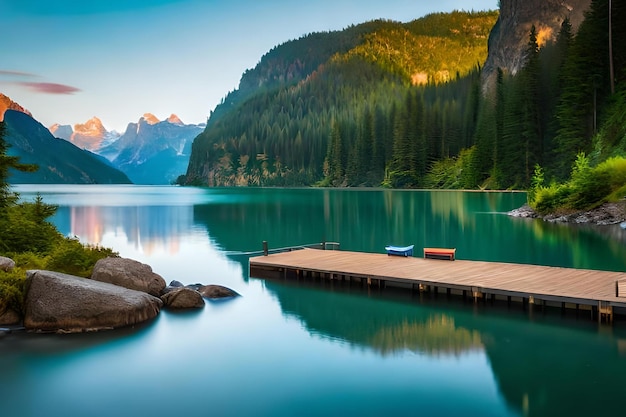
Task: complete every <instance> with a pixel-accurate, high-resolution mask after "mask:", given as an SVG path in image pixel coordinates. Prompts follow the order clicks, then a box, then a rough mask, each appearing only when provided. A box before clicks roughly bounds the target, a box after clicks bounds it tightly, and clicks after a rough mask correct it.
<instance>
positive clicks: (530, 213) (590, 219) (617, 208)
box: [507, 201, 626, 226]
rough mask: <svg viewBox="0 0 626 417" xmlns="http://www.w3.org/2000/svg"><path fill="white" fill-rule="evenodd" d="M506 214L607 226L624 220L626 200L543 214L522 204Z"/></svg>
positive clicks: (554, 221) (625, 219)
mask: <svg viewBox="0 0 626 417" xmlns="http://www.w3.org/2000/svg"><path fill="white" fill-rule="evenodd" d="M507 214H508V215H509V216H513V217H525V218H541V219H543V220H544V221H546V222H550V223H575V224H594V225H598V226H607V225H613V224H619V223H621V222H623V221H626V202H624V201H620V202H616V203H604V204H602V205H600V206H599V207H597V208H595V209H593V210H589V211H578V212H571V213H561V212H557V213H549V214H546V215H543V216H542V215H539V214H537V213H536V212H535V211H534V210H533V209H532V208H530V207H529V206H528V205H524V206H522V207H520V208H518V209H515V210H511V211H509V212H508V213H507Z"/></svg>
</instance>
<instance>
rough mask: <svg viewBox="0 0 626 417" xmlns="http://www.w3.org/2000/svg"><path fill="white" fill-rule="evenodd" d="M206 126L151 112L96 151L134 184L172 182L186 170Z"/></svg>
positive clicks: (129, 125)
mask: <svg viewBox="0 0 626 417" xmlns="http://www.w3.org/2000/svg"><path fill="white" fill-rule="evenodd" d="M203 129H204V125H186V124H184V123H183V122H182V121H181V120H180V118H178V116H176V115H174V114H172V115H171V116H170V117H168V118H167V119H166V120H162V121H160V120H159V119H158V118H156V117H155V116H154V115H153V114H151V113H146V114H144V115H143V116H142V117H141V118H139V120H138V121H137V123H129V124H128V126H127V127H126V131H125V132H124V133H123V134H122V135H121V136H120V137H119V139H118V140H116V141H115V142H113V143H111V144H109V145H106V146H103V147H101V148H100V149H99V150H98V151H97V152H96V153H98V154H100V155H102V156H104V157H105V158H107V159H108V160H109V161H111V163H112V164H113V166H115V167H116V168H118V169H119V170H121V171H122V172H124V173H125V174H126V175H128V177H129V178H130V179H131V181H133V182H134V183H135V184H171V183H172V182H173V181H174V180H175V179H176V178H177V177H178V176H179V175H181V174H184V173H185V172H186V171H187V165H188V163H189V156H190V155H191V144H192V143H193V140H194V139H195V137H196V136H198V135H199V134H200V133H201V132H202V130H203Z"/></svg>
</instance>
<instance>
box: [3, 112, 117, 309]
mask: <svg viewBox="0 0 626 417" xmlns="http://www.w3.org/2000/svg"><path fill="white" fill-rule="evenodd" d="M1 128H2V123H0V230H1V231H2V233H0V254H1V255H3V256H8V257H10V258H12V259H13V260H14V261H15V263H16V267H15V268H14V269H13V271H11V272H4V271H0V312H2V311H4V310H5V309H6V308H7V307H8V308H11V309H13V310H15V311H16V312H18V313H19V312H22V309H23V302H24V291H25V280H26V271H27V270H30V269H50V270H54V271H58V272H65V273H68V274H73V275H77V276H82V277H89V276H90V275H91V272H92V269H93V266H94V265H95V263H96V261H97V260H98V259H101V258H105V257H107V256H117V253H115V252H113V251H112V250H111V249H107V248H101V247H99V246H84V245H82V244H81V243H80V242H79V241H78V240H76V239H69V238H64V237H63V236H61V234H60V233H59V232H58V230H57V229H56V228H55V227H54V226H53V225H52V224H51V223H49V222H48V221H47V219H48V218H49V217H50V216H52V215H53V214H54V213H55V212H56V210H57V207H56V206H53V205H50V204H46V203H44V201H43V199H42V198H41V196H40V195H37V197H36V198H35V201H33V202H20V203H18V202H17V197H18V196H17V195H15V194H12V193H11V192H10V191H9V187H8V183H7V175H8V169H9V168H19V167H20V164H19V161H18V160H17V159H12V158H9V157H7V156H6V150H7V147H6V146H5V142H4V139H3V136H2V134H3V130H2V129H1Z"/></svg>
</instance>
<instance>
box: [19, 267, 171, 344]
mask: <svg viewBox="0 0 626 417" xmlns="http://www.w3.org/2000/svg"><path fill="white" fill-rule="evenodd" d="M25 298H26V299H25V303H24V310H25V314H24V327H25V328H26V329H28V330H35V331H46V332H59V333H65V332H83V331H93V330H105V329H114V328H118V327H124V326H129V325H133V324H138V323H141V322H144V321H146V320H149V319H152V318H154V317H155V316H156V315H157V314H158V313H159V311H160V310H161V306H162V305H163V302H162V301H161V300H160V299H159V298H157V297H153V296H151V295H149V294H146V293H145V292H141V291H135V290H131V289H127V288H123V287H120V286H117V285H113V284H109V283H105V282H99V281H94V280H90V279H86V278H79V277H75V276H72V275H67V274H62V273H59V272H51V271H39V270H37V271H28V272H27V273H26V297H25Z"/></svg>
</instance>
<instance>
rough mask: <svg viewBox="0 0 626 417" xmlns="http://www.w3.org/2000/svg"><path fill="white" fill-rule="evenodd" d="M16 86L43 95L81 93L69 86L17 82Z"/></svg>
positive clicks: (78, 89)
mask: <svg viewBox="0 0 626 417" xmlns="http://www.w3.org/2000/svg"><path fill="white" fill-rule="evenodd" d="M16 84H19V85H22V86H24V87H28V88H30V89H31V90H33V91H35V92H36V93H45V94H74V93H77V92H79V91H81V90H80V88H76V87H72V86H71V85H65V84H56V83H32V82H19V83H16Z"/></svg>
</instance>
